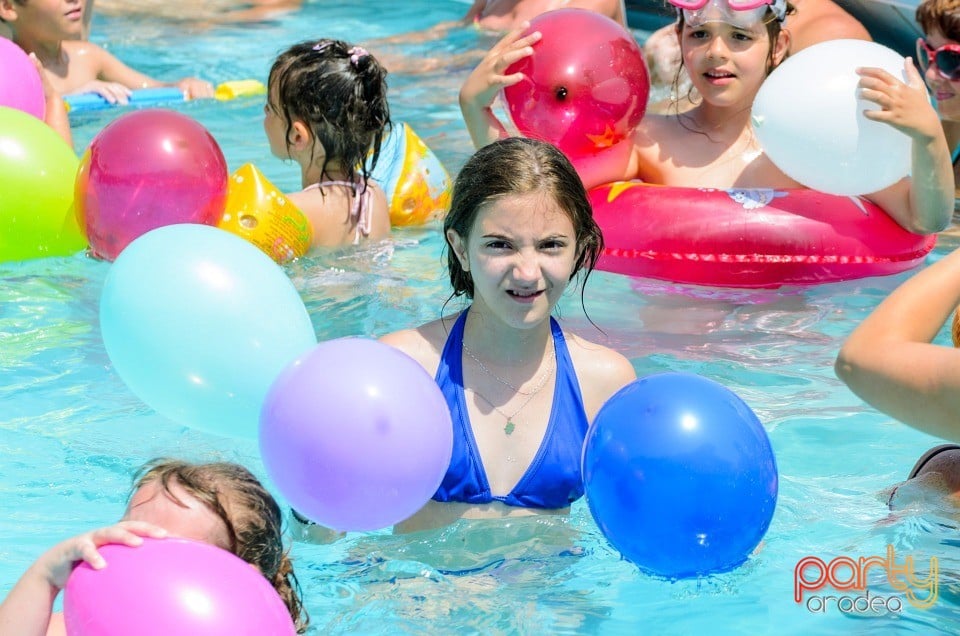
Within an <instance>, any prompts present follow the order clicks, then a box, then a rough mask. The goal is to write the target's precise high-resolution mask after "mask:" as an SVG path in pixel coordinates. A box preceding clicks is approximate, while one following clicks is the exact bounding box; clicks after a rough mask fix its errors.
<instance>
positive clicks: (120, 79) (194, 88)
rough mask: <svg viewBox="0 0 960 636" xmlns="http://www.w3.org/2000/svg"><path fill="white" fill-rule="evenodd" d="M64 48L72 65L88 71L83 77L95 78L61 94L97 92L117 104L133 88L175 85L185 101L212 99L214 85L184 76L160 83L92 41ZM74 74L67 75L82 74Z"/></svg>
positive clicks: (70, 87)
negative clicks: (71, 59)
mask: <svg viewBox="0 0 960 636" xmlns="http://www.w3.org/2000/svg"><path fill="white" fill-rule="evenodd" d="M63 46H64V48H65V49H66V50H67V52H68V55H70V56H71V57H72V58H73V59H74V60H76V61H75V62H71V66H72V65H74V64H82V65H84V66H86V67H87V69H89V70H88V71H87V73H86V74H87V75H90V76H93V77H95V79H93V80H91V81H87V82H84V83H82V84H80V85H79V86H69V88H68V89H67V90H64V91H62V92H63V93H64V94H67V95H72V94H76V93H97V94H98V95H101V96H102V97H103V98H104V99H106V100H107V101H108V102H110V103H111V104H113V103H117V102H119V103H121V104H125V103H127V101H128V100H129V98H130V95H131V92H132V91H133V90H134V89H138V88H154V87H159V86H176V87H177V88H179V89H180V90H182V91H183V92H184V96H185V97H186V98H187V99H199V98H207V97H213V85H212V84H210V83H209V82H205V81H203V80H200V79H197V78H195V77H187V78H184V79H182V80H179V81H177V82H162V81H160V80H157V79H154V78H152V77H150V76H149V75H145V74H143V73H141V72H140V71H137V70H134V69H132V68H130V67H129V66H127V65H126V64H124V63H123V62H121V61H120V60H119V59H118V58H117V57H115V56H114V55H112V54H110V53H108V52H107V51H106V50H104V49H103V48H101V47H99V46H97V45H96V44H93V43H91V42H67V41H65V42H64V43H63ZM75 73H76V72H75V71H74V70H73V69H71V70H70V71H69V76H74V77H76V76H77V75H78V74H80V73H83V71H81V72H80V73H77V74H75ZM69 76H68V80H69Z"/></svg>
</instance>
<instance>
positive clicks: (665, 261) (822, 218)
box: [590, 181, 936, 288]
mask: <svg viewBox="0 0 960 636" xmlns="http://www.w3.org/2000/svg"><path fill="white" fill-rule="evenodd" d="M590 202H591V204H592V205H593V212H594V218H595V219H596V220H597V223H599V225H600V227H601V228H602V230H603V237H604V242H605V243H606V246H605V248H604V251H603V254H602V256H601V257H600V262H599V263H598V265H597V269H600V270H605V271H608V272H615V273H618V274H626V275H628V276H640V277H646V278H656V279H660V280H667V281H673V282H678V283H690V284H697V285H710V286H718V287H743V288H758V287H759V288H763V287H767V288H770V287H779V286H781V285H811V284H818V283H829V282H836V281H842V280H850V279H856V278H864V277H868V276H886V275H889V274H896V273H898V272H902V271H905V270H908V269H911V268H913V267H915V266H917V265H919V264H920V263H921V262H922V260H923V258H924V257H925V256H926V255H927V254H928V253H929V252H930V250H932V249H933V246H934V244H935V243H936V236H920V235H917V234H913V233H911V232H908V231H906V230H904V229H903V228H902V227H900V226H899V225H898V224H897V223H896V222H895V221H894V220H893V219H892V218H890V216H889V215H887V214H886V213H885V212H884V211H883V210H882V209H880V208H879V207H878V206H876V205H874V204H873V203H871V202H869V201H867V200H866V199H862V198H860V197H853V196H850V197H848V196H837V195H832V194H825V193H823V192H818V191H816V190H807V189H786V190H773V189H741V190H717V189H707V188H680V187H670V186H659V185H650V184H644V183H640V182H638V181H621V182H615V183H608V184H605V185H602V186H599V187H597V188H594V189H592V190H591V191H590Z"/></svg>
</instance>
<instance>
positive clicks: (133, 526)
mask: <svg viewBox="0 0 960 636" xmlns="http://www.w3.org/2000/svg"><path fill="white" fill-rule="evenodd" d="M118 526H119V527H121V528H123V529H124V530H126V531H127V532H128V533H130V534H133V535H137V536H140V537H149V538H151V539H163V538H165V537H166V536H167V534H168V533H167V531H166V529H165V528H161V527H160V526H158V525H155V524H152V523H147V522H146V521H121V522H120V523H118V524H117V525H116V526H113V527H118Z"/></svg>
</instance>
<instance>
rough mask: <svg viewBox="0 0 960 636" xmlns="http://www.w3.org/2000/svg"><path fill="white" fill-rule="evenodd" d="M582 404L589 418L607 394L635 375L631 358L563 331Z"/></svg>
mask: <svg viewBox="0 0 960 636" xmlns="http://www.w3.org/2000/svg"><path fill="white" fill-rule="evenodd" d="M564 337H565V338H566V341H567V349H568V350H569V351H570V358H571V360H572V361H573V366H574V368H575V369H576V372H577V379H578V380H579V382H580V392H581V393H582V394H583V400H584V407H585V408H586V410H587V415H588V416H589V418H590V419H591V420H592V419H593V416H594V415H596V413H597V411H599V410H600V407H601V406H603V403H604V402H606V401H607V400H608V399H609V398H610V396H612V395H613V394H614V393H616V392H617V391H619V390H620V389H622V388H623V387H624V386H626V385H627V384H629V383H630V382H632V381H634V380H635V379H636V378H637V372H636V371H635V370H634V368H633V365H632V364H631V363H630V361H629V360H628V359H627V358H626V357H625V356H624V355H623V354H621V353H619V352H617V351H614V350H613V349H611V348H610V347H606V346H604V345H601V344H598V343H596V342H591V341H589V340H586V339H585V338H581V337H580V336H578V335H576V334H571V333H566V332H564Z"/></svg>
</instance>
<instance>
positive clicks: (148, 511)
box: [0, 460, 309, 636]
mask: <svg viewBox="0 0 960 636" xmlns="http://www.w3.org/2000/svg"><path fill="white" fill-rule="evenodd" d="M281 519H282V518H281V514H280V507H279V506H278V505H277V502H276V500H274V498H273V496H272V495H270V493H269V492H267V491H266V489H265V488H264V487H263V485H262V484H261V483H260V482H259V481H258V480H257V478H256V477H254V476H253V474H251V473H250V471H248V470H247V469H246V468H244V467H243V466H240V465H238V464H232V463H227V462H216V463H208V464H191V463H188V462H184V461H178V460H154V461H152V462H149V463H147V464H145V465H144V466H143V467H142V468H141V469H140V470H139V471H138V473H137V475H136V476H135V478H134V488H133V493H132V494H131V496H130V500H129V502H128V503H127V510H126V513H125V514H124V515H123V519H122V520H121V521H120V522H119V523H117V524H115V525H113V526H109V527H107V528H100V529H98V530H93V531H91V532H86V533H84V534H81V535H79V536H76V537H73V538H72V539H67V540H66V541H63V542H62V543H59V544H57V545H56V546H54V547H53V548H51V549H50V550H48V551H47V552H45V553H44V554H43V555H41V556H40V558H39V559H37V561H36V562H35V563H34V564H33V565H31V566H30V568H29V569H28V570H27V571H26V572H25V573H24V574H23V576H22V577H20V580H19V581H17V583H16V585H14V587H13V589H12V590H10V593H9V594H8V595H7V598H6V599H4V601H3V603H2V604H0V634H11V635H13V634H17V635H20V634H44V633H46V634H47V635H48V636H51V635H55V634H56V635H60V634H64V633H65V625H64V621H63V615H62V614H53V601H54V599H55V598H56V597H57V594H59V592H60V590H62V589H63V587H64V586H65V585H66V583H67V579H68V577H69V576H70V573H71V572H72V571H73V568H74V567H75V566H76V565H77V564H78V563H79V562H81V561H85V562H87V563H89V564H90V565H91V566H92V567H93V568H95V569H100V568H103V567H105V566H106V565H107V564H106V563H105V562H104V560H103V557H102V556H101V555H100V554H99V553H98V552H97V548H98V547H100V546H102V545H106V544H108V543H122V544H124V545H128V546H138V545H140V544H141V543H142V542H143V539H142V538H141V537H152V538H163V537H180V538H184V539H193V540H195V541H203V542H206V543H210V544H212V545H215V546H217V547H220V548H223V549H224V550H227V551H228V552H231V553H233V554H235V555H236V556H238V557H240V558H241V559H243V560H244V561H246V562H248V563H250V565H252V566H253V567H254V568H256V569H257V570H258V571H259V572H260V573H261V574H263V576H264V577H265V578H266V579H267V580H268V581H269V582H270V583H271V585H273V587H274V589H275V590H276V591H277V593H278V594H279V595H280V598H281V599H283V602H284V604H285V605H286V606H287V609H288V610H289V612H290V616H291V617H292V618H293V621H294V624H295V625H296V627H297V631H298V632H299V633H303V632H304V631H306V629H307V626H308V624H309V617H308V616H307V613H306V610H305V609H304V607H303V603H302V600H301V592H300V585H299V583H298V582H297V578H296V575H295V574H294V572H293V564H292V563H291V562H290V559H289V558H288V556H287V552H286V550H285V549H284V547H283V536H282V534H281V530H280V525H281ZM224 583H225V584H229V582H228V581H225V582H224Z"/></svg>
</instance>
